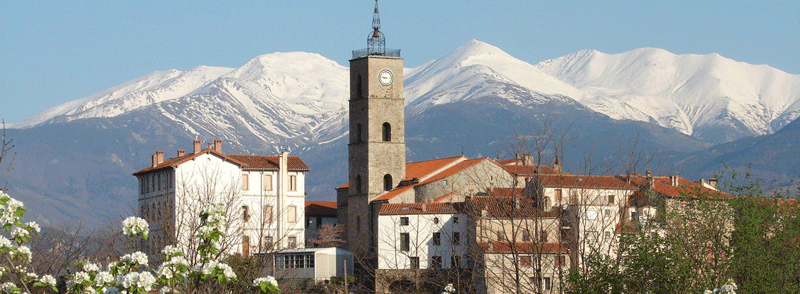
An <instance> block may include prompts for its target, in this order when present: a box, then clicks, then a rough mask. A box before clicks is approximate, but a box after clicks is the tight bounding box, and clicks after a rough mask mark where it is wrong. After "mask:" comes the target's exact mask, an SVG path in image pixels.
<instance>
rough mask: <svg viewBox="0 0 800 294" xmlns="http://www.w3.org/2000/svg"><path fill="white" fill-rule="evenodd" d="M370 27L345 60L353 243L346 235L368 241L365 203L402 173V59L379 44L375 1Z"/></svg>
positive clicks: (369, 214)
mask: <svg viewBox="0 0 800 294" xmlns="http://www.w3.org/2000/svg"><path fill="white" fill-rule="evenodd" d="M372 28H373V31H372V32H370V34H369V37H368V38H367V48H366V49H361V50H356V51H353V59H352V60H350V101H349V102H350V103H349V104H350V140H349V143H348V167H349V169H348V170H349V172H348V183H349V188H348V189H349V190H348V199H347V202H348V210H349V211H348V218H347V223H348V226H347V227H348V239H349V242H350V244H351V245H356V244H353V241H354V240H353V238H350V237H351V236H353V237H355V236H361V238H360V239H363V240H364V241H367V240H369V238H363V237H364V236H367V233H368V232H370V231H371V230H372V229H373V227H374V225H373V224H372V218H373V215H372V214H373V212H372V211H371V209H370V205H369V202H370V201H372V200H373V199H375V198H377V197H379V196H380V195H381V194H383V193H385V191H389V190H391V189H393V188H394V187H397V185H398V183H399V182H400V181H402V180H403V178H405V174H406V168H405V164H406V153H405V149H406V144H405V121H404V117H405V115H404V108H403V107H404V104H405V103H404V97H403V59H402V58H400V50H391V49H389V50H387V49H386V47H385V45H384V44H385V40H384V37H383V33H381V32H380V18H379V16H378V2H377V0H376V1H375V12H374V14H373V20H372ZM353 234H355V235H353ZM361 245H363V246H367V244H361ZM356 247H361V249H366V248H365V247H362V246H359V245H356ZM351 250H358V249H357V248H351Z"/></svg>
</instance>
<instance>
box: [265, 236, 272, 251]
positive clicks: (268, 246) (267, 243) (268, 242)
mask: <svg viewBox="0 0 800 294" xmlns="http://www.w3.org/2000/svg"><path fill="white" fill-rule="evenodd" d="M272 244H273V243H272V236H264V249H271V248H272Z"/></svg>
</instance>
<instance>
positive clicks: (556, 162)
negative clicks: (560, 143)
mask: <svg viewBox="0 0 800 294" xmlns="http://www.w3.org/2000/svg"><path fill="white" fill-rule="evenodd" d="M553 169H554V170H556V171H557V172H560V171H561V161H559V160H558V155H556V157H555V158H553Z"/></svg>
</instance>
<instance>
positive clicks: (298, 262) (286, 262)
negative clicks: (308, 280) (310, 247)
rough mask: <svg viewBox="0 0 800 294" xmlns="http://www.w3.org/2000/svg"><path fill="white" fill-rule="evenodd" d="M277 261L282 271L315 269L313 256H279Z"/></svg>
mask: <svg viewBox="0 0 800 294" xmlns="http://www.w3.org/2000/svg"><path fill="white" fill-rule="evenodd" d="M276 259H277V260H276V264H277V266H278V268H280V269H292V268H314V255H313V254H287V255H279V256H278V257H277V258H276ZM281 259H282V260H281Z"/></svg>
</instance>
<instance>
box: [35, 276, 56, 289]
mask: <svg viewBox="0 0 800 294" xmlns="http://www.w3.org/2000/svg"><path fill="white" fill-rule="evenodd" d="M39 282H41V283H42V284H45V285H47V286H50V287H55V286H56V278H54V277H53V276H51V275H44V276H42V278H40V279H39Z"/></svg>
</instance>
